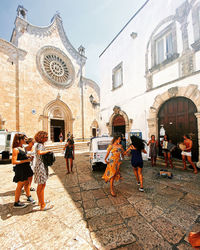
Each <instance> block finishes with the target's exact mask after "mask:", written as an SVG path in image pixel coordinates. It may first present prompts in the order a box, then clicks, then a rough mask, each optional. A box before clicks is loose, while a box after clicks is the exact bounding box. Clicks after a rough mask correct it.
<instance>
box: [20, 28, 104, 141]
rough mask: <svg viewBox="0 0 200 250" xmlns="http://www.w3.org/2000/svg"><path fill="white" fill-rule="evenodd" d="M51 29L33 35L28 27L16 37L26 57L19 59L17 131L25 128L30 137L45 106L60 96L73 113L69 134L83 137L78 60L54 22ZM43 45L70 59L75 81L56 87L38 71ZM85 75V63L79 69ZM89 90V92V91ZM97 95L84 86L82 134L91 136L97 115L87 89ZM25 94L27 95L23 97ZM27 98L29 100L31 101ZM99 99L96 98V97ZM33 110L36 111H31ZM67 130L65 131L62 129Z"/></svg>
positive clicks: (41, 124) (38, 122)
mask: <svg viewBox="0 0 200 250" xmlns="http://www.w3.org/2000/svg"><path fill="white" fill-rule="evenodd" d="M52 27H53V28H51V32H49V33H48V34H42V33H41V34H40V35H38V33H37V32H36V33H35V34H32V33H31V32H30V31H29V30H28V28H27V30H26V31H24V33H23V34H22V35H21V36H20V37H19V38H18V47H19V48H23V49H24V50H26V51H27V52H28V53H27V56H26V59H25V60H24V61H23V62H20V77H19V78H20V130H23V131H28V133H29V134H30V136H33V135H34V134H35V133H36V132H37V131H38V130H40V129H42V128H43V124H44V123H45V121H44V120H45V119H46V118H45V117H44V115H43V112H44V109H45V107H46V105H48V104H49V103H50V102H52V101H55V100H56V99H57V96H58V95H59V100H60V101H62V102H63V103H65V104H66V105H67V106H68V108H69V110H70V111H71V113H72V117H71V118H72V120H73V121H70V122H71V124H72V129H70V130H71V131H70V132H71V133H73V134H74V136H75V138H81V137H82V111H81V89H80V87H79V86H80V63H78V62H77V60H76V59H75V58H74V57H73V56H72V55H71V54H70V53H69V52H68V50H67V49H66V48H65V46H64V44H63V42H62V40H61V38H60V35H59V31H58V29H57V27H56V25H55V24H54V25H53V26H52ZM44 46H52V47H56V48H58V49H60V50H61V51H63V52H64V53H65V54H66V55H67V57H68V58H69V59H70V61H71V63H72V65H73V67H74V72H75V73H74V82H73V84H72V85H71V86H70V87H68V88H66V89H62V88H58V87H56V86H55V87H54V86H52V85H50V84H49V83H48V82H47V81H46V80H45V79H44V78H43V77H42V76H41V74H40V72H39V71H38V65H37V62H36V57H37V53H38V51H39V50H40V49H41V48H42V47H44ZM82 74H83V75H84V66H83V68H82ZM89 90H90V91H89ZM88 91H89V93H90V94H91V93H92V94H93V96H94V97H96V91H95V90H94V89H92V88H90V87H89V86H88V87H87V90H85V89H84V94H86V97H85V96H84V111H85V119H84V120H85V125H84V127H85V129H84V130H85V133H84V134H85V137H86V138H89V137H90V136H91V129H90V126H91V123H92V121H93V119H95V118H96V115H94V112H91V111H93V109H92V108H91V103H90V101H89V96H87V92H88ZM24 97H26V98H24ZM28 100H31V102H30V104H27V103H28ZM98 102H99V100H98ZM32 110H35V111H36V112H35V113H34V114H32ZM65 132H66V133H67V131H65Z"/></svg>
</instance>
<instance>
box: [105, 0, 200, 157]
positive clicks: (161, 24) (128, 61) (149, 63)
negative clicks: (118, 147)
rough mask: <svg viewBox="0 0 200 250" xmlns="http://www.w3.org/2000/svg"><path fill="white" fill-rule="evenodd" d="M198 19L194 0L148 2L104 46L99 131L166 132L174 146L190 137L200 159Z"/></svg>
mask: <svg viewBox="0 0 200 250" xmlns="http://www.w3.org/2000/svg"><path fill="white" fill-rule="evenodd" d="M199 17H200V1H198V0H173V1H171V0H159V1H157V0H147V1H146V2H145V3H144V5H143V6H142V7H141V8H140V9H139V10H138V12H137V13H136V14H135V15H133V17H132V18H131V19H130V20H129V21H128V23H127V24H126V25H125V26H124V27H123V28H122V30H121V31H120V32H119V34H118V35H117V36H116V37H115V38H114V39H113V40H112V42H111V43H110V44H109V45H108V46H107V47H106V48H105V50H104V51H103V52H102V54H101V55H100V67H101V68H100V76H102V79H101V86H102V89H101V91H102V92H101V118H102V122H101V126H100V128H101V131H102V133H109V134H112V133H113V132H116V131H119V132H123V133H125V134H126V136H127V138H129V137H130V135H131V134H134V133H136V134H137V133H138V134H139V135H141V136H142V138H143V139H145V140H147V141H148V140H149V139H150V136H151V135H155V136H156V138H157V139H158V140H161V139H162V137H163V134H164V133H167V134H168V135H169V137H170V138H171V140H172V142H173V143H175V144H178V143H179V142H181V141H183V135H184V134H189V135H190V137H191V138H192V140H193V152H192V153H193V156H194V160H195V161H198V160H200V18H199ZM180 153H181V152H180V151H178V148H177V152H175V153H174V154H176V156H177V157H179V158H180V157H181V154H180Z"/></svg>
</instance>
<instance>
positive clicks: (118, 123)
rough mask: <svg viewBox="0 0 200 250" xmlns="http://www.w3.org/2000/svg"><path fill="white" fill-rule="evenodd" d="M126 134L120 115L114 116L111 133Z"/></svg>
mask: <svg viewBox="0 0 200 250" xmlns="http://www.w3.org/2000/svg"><path fill="white" fill-rule="evenodd" d="M125 132H126V126H125V120H124V117H123V116H122V115H116V116H115V117H114V119H113V123H112V133H113V134H116V133H119V134H124V135H125Z"/></svg>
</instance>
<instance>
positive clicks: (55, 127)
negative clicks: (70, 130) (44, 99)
mask: <svg viewBox="0 0 200 250" xmlns="http://www.w3.org/2000/svg"><path fill="white" fill-rule="evenodd" d="M61 132H62V134H63V140H65V121H64V120H56V119H51V140H52V141H53V142H59V141H60V140H59V135H60V133H61Z"/></svg>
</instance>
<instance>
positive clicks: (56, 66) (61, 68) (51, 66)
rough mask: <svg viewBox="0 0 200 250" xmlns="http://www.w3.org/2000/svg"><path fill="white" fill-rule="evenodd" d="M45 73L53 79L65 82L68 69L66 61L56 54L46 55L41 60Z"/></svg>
mask: <svg viewBox="0 0 200 250" xmlns="http://www.w3.org/2000/svg"><path fill="white" fill-rule="evenodd" d="M43 65H44V69H45V71H46V73H47V74H48V75H49V76H50V77H51V78H53V79H54V80H55V81H58V82H60V83H63V82H66V81H67V79H68V77H69V71H68V69H67V65H66V63H65V62H64V61H63V60H62V59H61V58H59V57H58V56H56V55H46V56H45V57H44V60H43Z"/></svg>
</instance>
